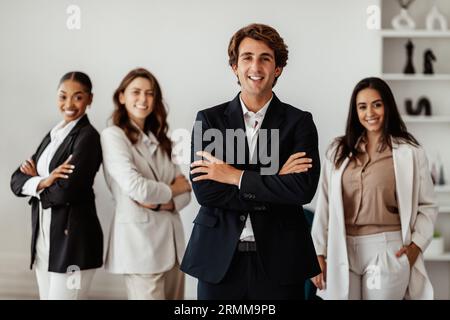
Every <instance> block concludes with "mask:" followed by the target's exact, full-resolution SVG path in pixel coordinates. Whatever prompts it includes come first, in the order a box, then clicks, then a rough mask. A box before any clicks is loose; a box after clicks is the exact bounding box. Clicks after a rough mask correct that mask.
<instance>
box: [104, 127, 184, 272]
mask: <svg viewBox="0 0 450 320" xmlns="http://www.w3.org/2000/svg"><path fill="white" fill-rule="evenodd" d="M142 135H143V134H142V133H141V136H140V138H139V140H138V142H137V143H136V144H135V145H133V144H132V143H131V141H130V140H129V139H128V138H127V136H126V135H125V133H124V131H123V130H122V129H121V128H119V127H117V126H112V127H109V128H106V129H105V130H103V132H102V133H101V143H102V151H103V170H104V174H105V179H106V183H107V185H108V187H109V189H110V191H111V193H112V195H113V199H114V202H115V212H114V218H113V221H112V225H111V230H110V235H109V242H108V248H107V252H106V260H105V268H106V270H107V271H108V272H111V273H121V274H125V273H138V274H151V273H160V272H165V271H168V270H170V269H171V268H172V267H173V266H174V264H175V262H176V261H178V263H181V259H182V257H183V254H184V250H185V238H184V231H183V225H182V222H181V219H180V215H179V213H178V211H179V210H181V209H182V208H184V207H185V206H186V205H187V204H188V203H189V202H190V199H191V195H190V192H187V193H184V194H181V195H179V196H177V197H175V198H174V199H173V200H174V203H175V211H174V212H168V211H153V210H150V209H146V208H143V207H141V206H139V205H138V204H137V203H136V202H135V201H137V202H140V203H153V204H157V203H167V202H168V201H169V200H170V199H171V198H172V192H171V190H170V187H169V185H170V184H171V183H172V181H173V179H174V178H175V177H176V176H177V175H179V174H181V171H180V168H179V167H178V166H177V165H175V164H174V163H173V162H172V161H171V160H170V159H169V157H168V156H167V154H166V153H165V152H164V151H163V150H162V149H161V147H160V146H158V148H157V149H156V151H155V152H154V153H153V154H151V153H150V150H149V148H148V147H147V146H146V145H145V144H144V142H143V140H142Z"/></svg>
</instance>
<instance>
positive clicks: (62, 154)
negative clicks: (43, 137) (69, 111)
mask: <svg viewBox="0 0 450 320" xmlns="http://www.w3.org/2000/svg"><path fill="white" fill-rule="evenodd" d="M88 124H89V120H88V117H87V115H84V116H83V118H81V119H80V120H79V121H78V123H77V124H76V125H75V127H73V129H72V130H70V132H69V134H68V135H67V137H66V138H65V139H64V141H63V142H62V143H61V145H60V146H59V147H58V149H57V150H56V152H55V154H54V156H53V158H52V160H51V161H50V166H49V171H50V172H52V171H53V170H54V169H55V168H56V167H57V166H58V165H60V164H61V163H63V162H64V161H66V160H67V157H68V152H67V148H69V147H70V146H71V145H72V143H73V140H74V139H75V138H76V136H77V135H78V132H79V131H80V129H81V128H83V127H84V126H86V125H88ZM49 139H50V136H49Z"/></svg>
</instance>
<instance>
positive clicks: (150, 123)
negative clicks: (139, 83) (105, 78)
mask: <svg viewBox="0 0 450 320" xmlns="http://www.w3.org/2000/svg"><path fill="white" fill-rule="evenodd" d="M136 78H144V79H148V80H149V81H150V84H151V87H152V90H153V111H152V113H150V115H149V116H148V117H147V118H146V119H145V123H144V132H148V131H151V132H152V133H153V134H154V135H155V137H156V139H158V142H159V144H160V146H161V148H162V149H163V150H164V151H165V152H166V153H167V155H168V156H169V158H170V157H171V156H172V141H171V140H170V139H169V137H168V136H167V131H168V130H169V125H168V124H167V111H166V108H165V106H164V102H163V97H162V92H161V87H160V86H159V83H158V80H156V77H155V76H154V75H153V74H152V73H150V72H149V71H148V70H146V69H143V68H137V69H134V70H131V71H130V72H129V73H128V74H127V75H126V76H125V78H123V80H122V82H121V83H120V85H119V87H118V88H117V89H116V91H115V92H114V96H113V101H114V105H115V109H114V112H113V114H112V121H113V123H114V125H116V126H118V127H120V128H122V130H123V131H124V132H125V134H126V136H127V137H128V139H130V141H131V143H132V144H135V143H136V142H137V141H138V138H139V130H138V129H137V128H136V127H135V126H134V125H132V124H131V122H130V118H129V116H128V112H127V110H126V108H125V105H124V104H122V103H120V101H119V95H120V94H121V93H123V92H124V91H125V89H126V88H127V87H128V85H129V84H130V83H131V82H132V81H133V80H134V79H136Z"/></svg>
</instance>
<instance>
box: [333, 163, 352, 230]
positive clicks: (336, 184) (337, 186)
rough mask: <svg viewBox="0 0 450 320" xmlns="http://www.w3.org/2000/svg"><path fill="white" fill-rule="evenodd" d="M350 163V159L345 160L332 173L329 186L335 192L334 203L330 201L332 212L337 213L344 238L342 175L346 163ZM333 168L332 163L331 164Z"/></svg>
mask: <svg viewBox="0 0 450 320" xmlns="http://www.w3.org/2000/svg"><path fill="white" fill-rule="evenodd" d="M349 162H350V157H347V158H345V160H344V161H343V162H342V164H341V166H340V167H339V169H337V170H336V171H334V174H333V176H332V178H333V181H331V182H330V184H331V188H333V190H336V191H337V192H336V193H335V197H336V200H337V201H336V202H334V201H331V202H330V203H331V204H332V205H336V207H335V209H334V210H331V211H334V212H336V213H337V215H336V220H337V221H339V227H340V229H339V230H342V231H343V235H344V237H345V232H346V231H345V223H344V215H345V213H344V210H345V208H344V200H343V199H342V175H343V174H344V170H345V168H347V166H348V163H349ZM332 165H333V166H334V163H333V164H332Z"/></svg>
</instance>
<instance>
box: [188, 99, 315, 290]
mask: <svg viewBox="0 0 450 320" xmlns="http://www.w3.org/2000/svg"><path fill="white" fill-rule="evenodd" d="M196 121H200V122H201V123H202V128H203V132H204V131H205V130H206V129H209V128H215V129H218V130H220V132H222V134H223V135H224V137H225V130H226V129H239V128H240V129H243V130H245V124H244V118H243V114H242V108H241V104H240V100H239V95H238V96H236V98H235V99H234V100H232V101H230V102H227V103H224V104H221V105H218V106H216V107H213V108H209V109H206V110H203V111H200V112H199V113H198V114H197V120H196ZM261 129H279V145H280V149H279V167H278V169H277V172H278V171H279V169H281V167H282V165H283V164H284V163H285V162H286V160H287V159H288V157H289V156H290V155H291V154H293V153H295V152H299V151H304V152H306V154H307V156H308V157H310V158H312V159H313V168H312V169H310V170H309V171H308V172H307V173H300V174H289V175H283V176H280V175H276V174H275V175H261V174H260V168H261V167H262V164H261V161H260V159H258V161H257V163H256V164H250V162H249V153H248V145H247V139H245V143H246V151H245V153H246V161H245V164H235V165H234V166H235V167H236V168H238V169H241V170H245V172H244V174H243V176H242V180H241V187H240V189H239V188H238V187H237V186H232V185H227V184H222V183H218V182H215V181H211V180H208V181H198V182H192V187H193V190H194V193H195V196H196V198H197V201H198V202H199V204H200V205H201V208H200V211H199V212H198V214H197V217H196V218H195V220H194V228H193V230H192V234H191V237H190V240H189V243H188V246H187V249H186V252H185V255H184V258H183V261H182V264H181V270H183V271H184V272H186V273H187V274H190V275H192V276H193V277H196V278H198V279H201V280H203V281H206V282H210V283H218V282H220V281H221V280H222V279H223V277H224V276H225V274H226V272H227V270H228V268H229V266H230V263H231V260H232V258H233V254H234V253H235V251H236V246H237V243H238V241H239V237H240V234H241V232H242V229H243V228H244V225H245V220H246V216H247V214H248V213H249V214H250V217H251V221H252V226H253V231H254V234H255V240H256V244H257V248H258V249H257V253H258V256H259V258H260V260H261V262H262V264H263V267H264V269H265V271H266V273H267V275H268V276H269V277H270V278H272V279H274V280H275V281H277V282H278V283H280V284H296V283H303V282H304V280H305V279H306V278H310V277H313V276H315V275H317V274H319V273H320V267H319V264H318V261H317V257H316V252H315V249H314V246H313V243H312V239H311V235H310V232H309V230H308V225H307V222H306V221H305V217H304V214H303V208H302V205H304V204H307V203H309V202H310V201H311V200H312V198H313V197H314V194H315V192H316V188H317V184H318V180H319V175H320V159H319V153H318V137H317V130H316V127H315V125H314V122H313V120H312V116H311V114H310V113H308V112H304V111H301V110H299V109H297V108H294V107H292V106H290V105H288V104H285V103H283V102H281V101H280V100H279V99H278V98H277V97H276V96H275V94H274V96H273V99H272V101H271V103H270V105H269V107H268V109H267V112H266V115H265V118H264V121H263V123H262V124H261ZM194 134H195V131H194V132H193V136H192V139H201V137H198V136H197V137H195V136H194ZM260 134H261V131H260ZM268 136H269V140H268V145H267V150H269V151H270V150H271V143H273V141H271V140H270V133H269V134H268ZM223 141H224V142H223V144H224V150H225V152H224V155H225V154H226V152H227V150H226V142H225V141H226V139H223ZM210 143H211V142H210V141H204V142H203V143H202V146H201V147H202V149H204V148H205V147H206V146H207V145H209V144H210ZM258 144H259V141H258ZM229 146H231V147H233V148H234V155H235V163H236V156H237V152H236V143H234V144H233V143H231V144H229ZM195 148H196V144H195V143H194V141H191V151H192V154H191V160H192V161H194V159H197V158H198V157H197V156H194V155H195V152H197V151H198V150H195ZM228 152H229V151H228ZM255 153H257V151H255ZM224 158H225V157H224ZM223 160H226V159H223ZM195 176H196V175H191V177H190V178H191V180H192V178H193V177H195Z"/></svg>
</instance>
